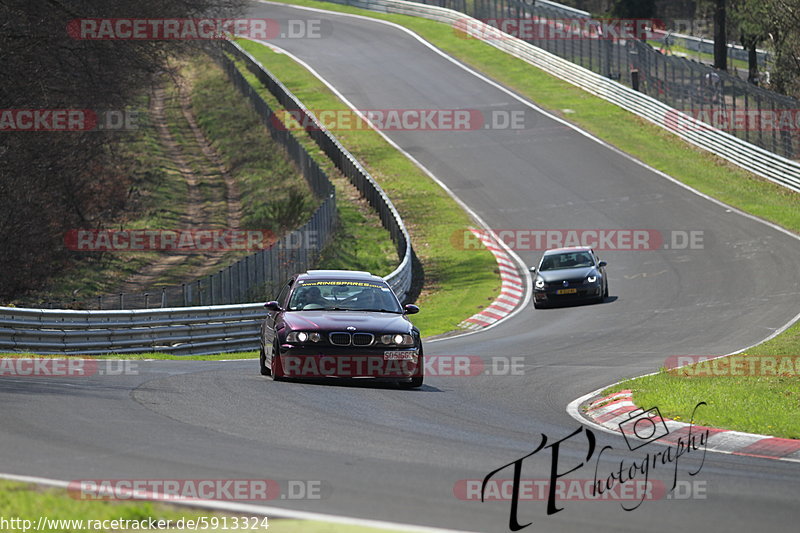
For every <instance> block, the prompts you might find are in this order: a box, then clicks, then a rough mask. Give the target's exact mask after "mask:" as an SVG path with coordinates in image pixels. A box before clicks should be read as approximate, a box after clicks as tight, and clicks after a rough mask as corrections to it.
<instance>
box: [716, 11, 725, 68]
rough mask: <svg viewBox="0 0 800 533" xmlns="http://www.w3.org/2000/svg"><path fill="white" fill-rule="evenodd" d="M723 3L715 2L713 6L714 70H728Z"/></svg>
mask: <svg viewBox="0 0 800 533" xmlns="http://www.w3.org/2000/svg"><path fill="white" fill-rule="evenodd" d="M725 2H726V0H715V6H714V68H718V69H720V70H728V38H727V33H726V31H725Z"/></svg>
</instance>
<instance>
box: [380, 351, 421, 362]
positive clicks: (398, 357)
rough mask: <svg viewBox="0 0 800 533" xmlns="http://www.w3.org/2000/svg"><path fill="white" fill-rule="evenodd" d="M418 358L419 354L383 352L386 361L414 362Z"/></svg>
mask: <svg viewBox="0 0 800 533" xmlns="http://www.w3.org/2000/svg"><path fill="white" fill-rule="evenodd" d="M416 356H417V352H398V351H390V352H383V360H384V361H413V360H414V358H415V357H416Z"/></svg>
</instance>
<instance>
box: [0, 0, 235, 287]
mask: <svg viewBox="0 0 800 533" xmlns="http://www.w3.org/2000/svg"><path fill="white" fill-rule="evenodd" d="M132 4H133V3H131V2H129V1H126V0H70V1H66V0H0V51H1V52H0V57H2V65H3V68H0V102H2V104H0V106H2V108H3V110H13V111H14V112H17V111H19V110H23V111H24V112H28V111H29V110H37V109H43V110H54V109H90V110H97V111H102V110H104V109H105V110H107V109H115V110H121V109H125V108H127V107H131V106H134V104H135V101H136V98H137V97H138V96H139V95H141V94H142V93H143V92H144V91H145V90H146V89H147V88H148V87H149V85H150V83H151V80H152V78H153V76H154V75H156V74H158V73H159V72H163V71H164V70H166V69H167V60H168V58H169V57H171V56H172V55H174V54H180V53H182V52H184V51H188V50H194V49H196V47H197V46H199V45H200V44H201V42H199V41H194V42H192V41H143V40H142V41H139V40H125V41H116V40H103V41H89V40H76V39H74V38H72V37H71V36H70V35H69V33H68V31H67V28H68V23H69V21H71V20H73V19H81V18H97V17H102V18H114V17H130V16H131V13H135V17H136V18H140V19H148V18H150V19H166V18H192V17H209V16H225V15H233V14H235V13H236V12H237V10H238V9H239V8H240V7H241V5H240V0H137V2H135V9H133V8H132ZM26 110H28V111H26ZM8 115H9V114H8V113H5V114H4V115H3V117H7V116H8ZM0 136H1V137H0V139H2V142H0V273H2V276H0V297H13V296H15V295H18V294H19V293H21V292H23V291H25V290H27V289H31V288H36V286H37V285H39V284H41V282H42V281H43V280H45V279H46V278H47V277H48V275H49V274H50V273H51V272H54V271H58V270H60V269H61V266H62V264H63V263H64V261H65V259H66V257H67V256H66V250H65V248H64V245H63V235H64V232H65V231H66V230H67V229H71V228H79V227H87V226H90V227H92V226H94V227H97V226H99V225H100V224H102V223H104V221H108V220H109V219H110V217H111V215H113V214H114V213H115V212H116V211H117V210H119V209H120V208H121V207H122V206H124V204H125V202H126V200H127V190H128V183H127V181H126V180H127V179H128V178H127V176H125V175H123V174H122V173H121V172H119V171H116V170H114V169H115V168H117V166H116V165H115V161H116V158H117V156H116V155H115V154H116V151H115V149H114V148H115V146H116V144H117V143H118V142H119V136H115V135H114V134H112V133H108V132H98V131H92V132H83V131H80V132H78V131H73V132H39V131H37V132H32V131H20V132H14V131H8V128H4V129H3V130H2V131H0Z"/></svg>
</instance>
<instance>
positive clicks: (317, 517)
mask: <svg viewBox="0 0 800 533" xmlns="http://www.w3.org/2000/svg"><path fill="white" fill-rule="evenodd" d="M0 479H6V480H9V481H18V482H21V483H33V484H36V485H45V486H49V487H55V488H61V489H67V488H68V487H69V482H67V481H63V480H60V479H51V478H45V477H36V476H21V475H17V474H6V473H0ZM126 501H127V502H131V501H142V502H145V501H155V502H158V503H164V504H167V505H177V506H186V507H199V508H203V509H213V510H217V511H227V512H233V513H255V514H259V515H264V516H267V517H268V518H270V517H271V516H275V517H281V518H294V519H297V520H312V521H320V522H332V523H337V524H345V525H353V526H363V527H374V528H378V529H385V530H392V531H415V532H420V533H469V532H466V531H463V530H457V529H443V528H437V527H429V526H415V525H412V524H400V523H397V522H387V521H383V520H370V519H367V518H352V517H348V516H340V515H331V514H324V513H315V512H310V511H293V510H290V509H282V508H280V507H270V506H265V505H254V504H247V503H236V502H227V501H219V500H180V501H172V500H168V501H167V500H147V499H141V500H138V499H135V500H131V499H129V500H126Z"/></svg>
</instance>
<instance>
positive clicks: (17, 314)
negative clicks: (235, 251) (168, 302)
mask: <svg viewBox="0 0 800 533" xmlns="http://www.w3.org/2000/svg"><path fill="white" fill-rule="evenodd" d="M265 315H266V311H265V310H264V305H263V304H260V303H259V304H243V305H218V306H213V307H176V308H171V309H136V310H124V311H119V310H118V311H67V310H62V309H60V310H52V309H16V308H13V307H0V351H13V352H35V353H38V354H68V355H77V354H82V355H97V354H106V353H142V352H167V353H172V354H176V355H188V354H197V355H202V354H210V353H220V352H234V351H248V350H257V349H258V343H259V341H258V337H259V328H260V321H261V319H262V318H263V317H264V316H265Z"/></svg>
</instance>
